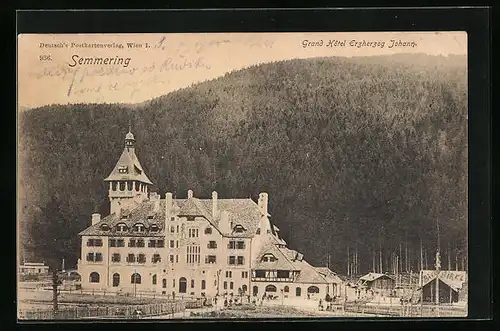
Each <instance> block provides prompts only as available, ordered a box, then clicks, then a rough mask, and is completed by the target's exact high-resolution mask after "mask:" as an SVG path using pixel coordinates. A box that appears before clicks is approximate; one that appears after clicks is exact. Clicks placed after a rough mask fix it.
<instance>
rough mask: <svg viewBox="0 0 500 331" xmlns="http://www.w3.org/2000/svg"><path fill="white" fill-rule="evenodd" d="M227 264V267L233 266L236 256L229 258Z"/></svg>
mask: <svg viewBox="0 0 500 331" xmlns="http://www.w3.org/2000/svg"><path fill="white" fill-rule="evenodd" d="M228 264H229V265H234V264H236V256H230V257H229V258H228Z"/></svg>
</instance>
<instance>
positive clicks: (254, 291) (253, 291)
mask: <svg viewBox="0 0 500 331" xmlns="http://www.w3.org/2000/svg"><path fill="white" fill-rule="evenodd" d="M257 294H259V287H258V286H254V287H252V295H253V296H256V295H257Z"/></svg>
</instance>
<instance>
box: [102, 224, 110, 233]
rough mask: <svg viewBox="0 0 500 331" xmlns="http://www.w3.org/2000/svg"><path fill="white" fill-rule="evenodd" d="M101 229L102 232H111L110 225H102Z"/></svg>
mask: <svg viewBox="0 0 500 331" xmlns="http://www.w3.org/2000/svg"><path fill="white" fill-rule="evenodd" d="M100 229H101V230H102V231H109V225H107V224H102V225H101V227H100Z"/></svg>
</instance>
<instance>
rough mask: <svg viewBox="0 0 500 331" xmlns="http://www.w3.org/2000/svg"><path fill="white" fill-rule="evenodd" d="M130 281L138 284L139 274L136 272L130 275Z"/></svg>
mask: <svg viewBox="0 0 500 331" xmlns="http://www.w3.org/2000/svg"><path fill="white" fill-rule="evenodd" d="M130 282H131V283H132V284H140V283H141V275H139V274H138V273H137V272H136V273H135V274H132V277H130Z"/></svg>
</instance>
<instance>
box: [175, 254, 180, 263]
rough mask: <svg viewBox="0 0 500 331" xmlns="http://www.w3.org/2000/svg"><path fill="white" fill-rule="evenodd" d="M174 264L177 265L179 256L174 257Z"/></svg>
mask: <svg viewBox="0 0 500 331" xmlns="http://www.w3.org/2000/svg"><path fill="white" fill-rule="evenodd" d="M175 263H179V255H176V256H175Z"/></svg>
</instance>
